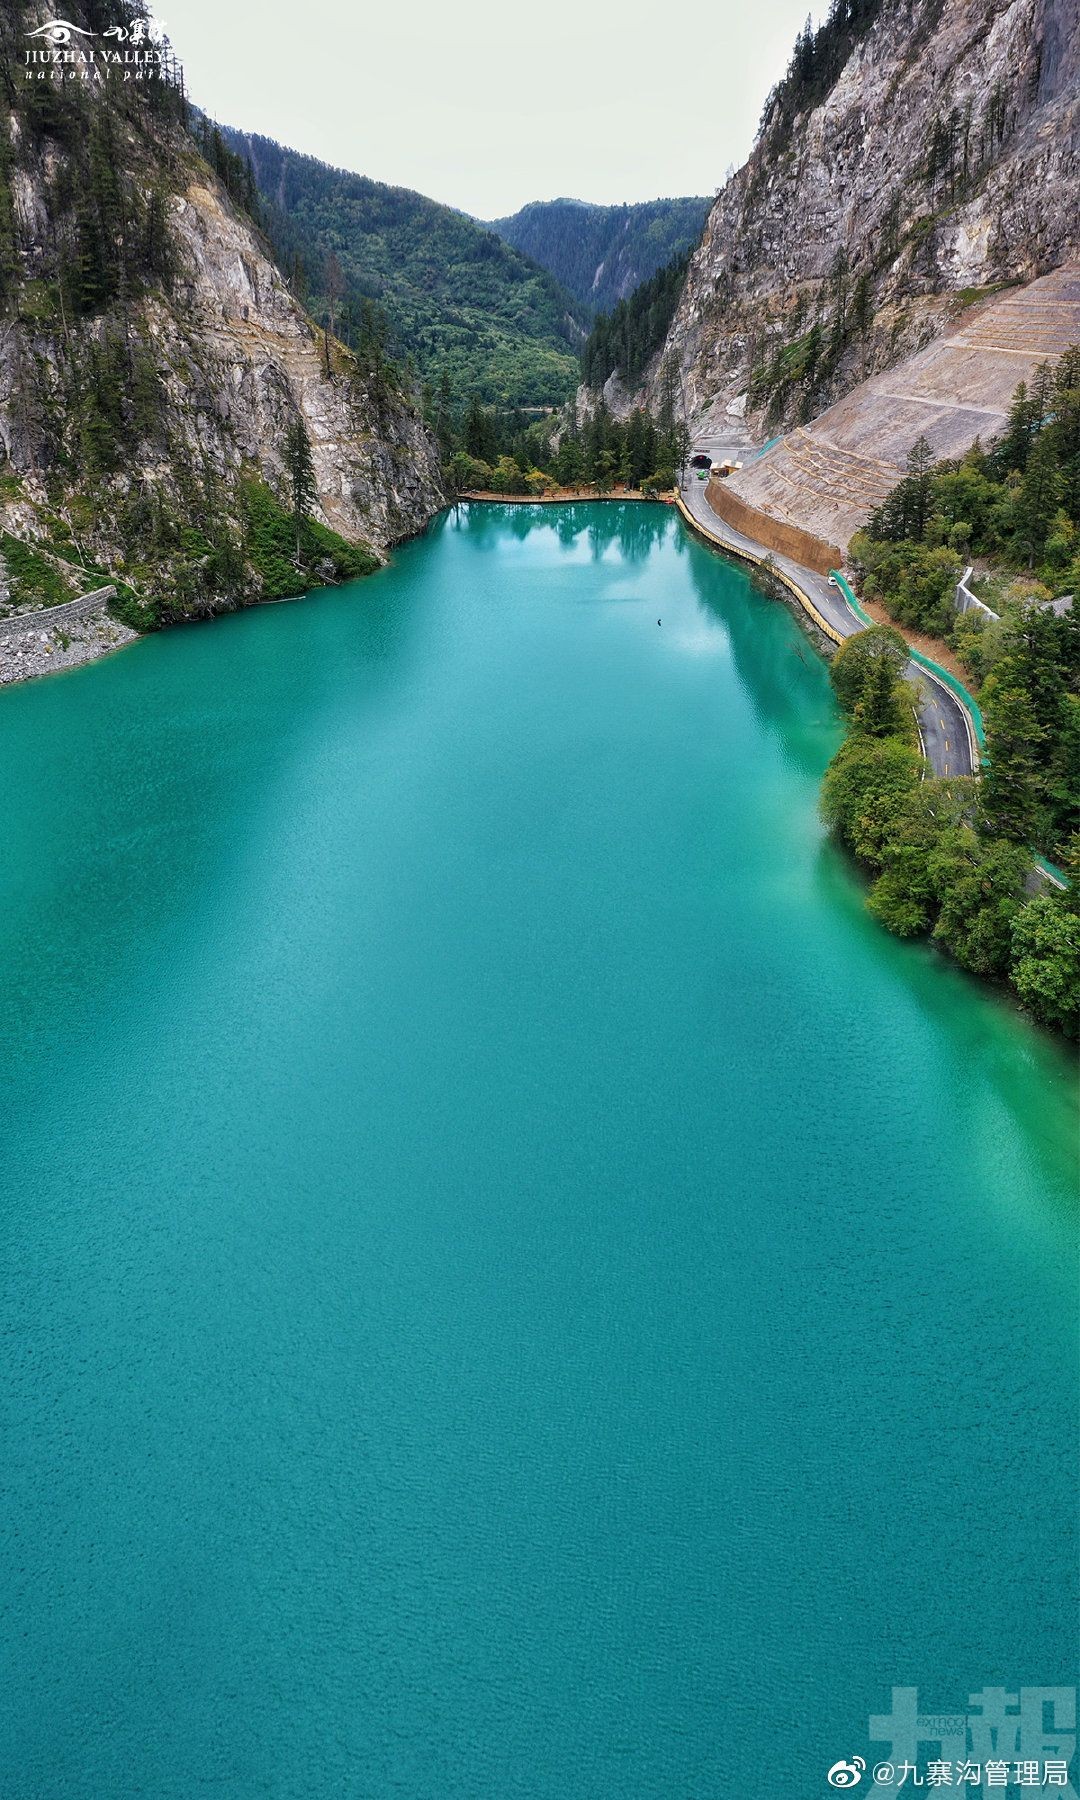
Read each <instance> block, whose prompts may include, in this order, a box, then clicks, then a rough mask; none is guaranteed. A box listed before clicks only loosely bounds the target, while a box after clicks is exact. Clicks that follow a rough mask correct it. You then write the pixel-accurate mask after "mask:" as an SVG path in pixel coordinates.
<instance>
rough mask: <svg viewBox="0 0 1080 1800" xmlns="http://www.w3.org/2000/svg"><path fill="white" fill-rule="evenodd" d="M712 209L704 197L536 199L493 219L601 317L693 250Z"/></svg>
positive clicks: (515, 243)
mask: <svg viewBox="0 0 1080 1800" xmlns="http://www.w3.org/2000/svg"><path fill="white" fill-rule="evenodd" d="M711 205H712V201H711V200H708V199H703V198H702V197H701V196H700V195H698V196H695V197H693V198H691V199H682V200H645V201H642V202H641V204H640V205H637V206H591V205H590V204H589V203H588V202H587V201H585V200H534V201H533V202H532V203H531V204H530V205H529V206H523V207H522V209H521V211H520V212H516V213H514V214H513V215H512V216H511V217H510V218H508V219H494V220H493V221H492V224H491V230H492V231H497V232H498V234H499V236H500V237H501V238H504V239H505V241H506V242H507V243H508V244H512V245H513V247H514V249H515V250H520V251H522V252H523V253H524V255H526V256H528V257H531V258H532V260H533V262H536V263H539V264H540V267H541V268H542V269H548V270H550V272H551V274H552V275H554V277H555V279H556V280H557V281H560V282H561V283H562V285H563V286H564V287H565V288H566V289H568V291H569V292H570V293H571V294H573V296H574V298H575V299H576V300H578V301H580V302H581V303H582V304H583V305H585V306H588V307H590V308H591V309H592V311H593V312H594V313H602V312H610V311H611V309H612V308H613V307H614V305H615V304H616V302H617V301H619V300H625V299H626V298H627V296H628V295H630V294H632V293H633V291H634V289H635V288H636V287H640V285H641V283H642V282H643V281H647V280H648V279H649V276H650V275H653V274H655V272H656V270H657V269H659V268H662V267H663V266H664V264H665V263H669V262H671V260H672V258H673V257H677V256H681V255H682V254H683V253H684V252H685V251H687V250H691V249H692V248H693V247H694V245H695V244H696V243H697V241H698V239H699V238H700V236H701V232H702V228H703V226H704V224H705V220H706V217H707V215H708V211H709V208H710V206H711Z"/></svg>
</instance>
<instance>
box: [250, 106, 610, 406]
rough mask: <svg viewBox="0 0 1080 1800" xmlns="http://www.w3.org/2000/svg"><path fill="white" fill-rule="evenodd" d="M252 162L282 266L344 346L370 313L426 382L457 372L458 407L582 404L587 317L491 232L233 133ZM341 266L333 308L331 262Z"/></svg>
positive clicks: (404, 192) (453, 378) (401, 191)
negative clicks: (295, 276)
mask: <svg viewBox="0 0 1080 1800" xmlns="http://www.w3.org/2000/svg"><path fill="white" fill-rule="evenodd" d="M224 136H225V139H226V141H227V143H228V144H229V146H230V147H231V148H232V149H233V150H234V151H235V152H236V153H237V154H238V155H239V156H241V157H243V158H245V159H250V162H251V166H252V169H253V171H254V175H255V181H256V185H257V187H258V191H259V195H260V197H261V200H262V211H263V223H264V225H265V227H266V230H267V233H268V235H269V237H270V239H271V241H272V243H273V245H274V248H275V251H276V253H277V257H278V260H279V262H280V263H281V265H282V267H283V268H285V269H286V270H293V269H294V268H295V266H296V261H297V259H299V261H300V263H301V264H302V270H301V271H299V277H300V280H301V281H302V282H306V294H305V303H306V304H307V305H308V307H309V308H310V310H311V311H312V312H313V313H314V314H315V316H316V317H317V318H320V319H324V318H325V317H326V316H327V314H328V312H329V310H330V304H331V299H332V298H333V300H334V305H335V323H336V325H337V328H338V331H339V334H340V335H342V336H344V337H345V339H346V341H349V336H350V332H355V331H359V330H361V329H362V324H361V321H362V318H363V312H364V302H365V301H366V302H367V303H368V310H369V311H370V307H371V304H372V303H375V304H376V305H377V306H378V307H379V308H381V309H382V311H383V312H384V313H385V315H386V319H387V321H388V324H389V326H390V339H391V349H392V352H393V353H395V354H397V355H399V356H400V355H401V354H403V353H405V354H408V355H410V356H411V357H412V359H413V361H414V362H415V364H416V366H417V368H418V370H419V372H420V374H421V376H422V377H423V379H424V380H425V381H430V382H432V383H438V382H439V381H440V379H441V378H442V376H443V375H444V374H445V375H446V376H447V377H448V378H449V381H450V385H451V389H452V391H453V394H454V396H455V397H456V398H457V399H459V400H460V399H463V398H464V397H466V396H468V395H471V394H473V393H478V394H479V395H480V397H481V399H482V400H484V401H485V402H486V403H488V404H492V403H497V404H500V405H506V406H551V405H557V404H558V403H560V402H561V401H563V400H565V399H566V398H567V396H568V395H569V394H570V393H572V392H573V389H574V386H575V384H576V382H577V379H578V373H577V371H578V361H577V353H578V351H579V350H580V347H581V344H582V342H583V340H584V337H585V334H586V330H587V327H588V315H587V314H586V313H585V312H584V311H583V309H582V308H581V307H580V306H579V305H578V304H576V303H575V302H574V301H573V300H572V299H571V298H570V296H569V294H568V293H566V292H565V290H564V289H563V288H561V287H560V285H559V283H558V282H557V281H556V280H555V279H554V278H553V277H552V276H551V275H550V274H548V273H547V272H546V271H545V270H544V269H541V268H538V267H537V266H536V265H535V264H534V263H531V262H529V261H528V260H527V258H526V257H525V256H523V255H522V254H521V253H520V252H519V251H518V250H515V249H514V248H512V247H511V246H510V245H509V244H507V243H504V242H503V240H502V239H501V238H500V237H497V236H496V235H495V233H494V232H493V231H492V230H490V229H489V228H488V227H487V226H486V225H481V224H478V223H477V221H476V220H475V219H471V218H469V217H468V216H467V215H466V214H465V213H460V212H457V211H455V210H454V208H453V207H450V206H441V205H439V204H438V202H436V201H434V200H428V199H425V197H424V196H423V195H422V194H416V193H413V192H412V191H411V190H410V189H409V188H399V187H388V186H386V185H385V184H384V183H383V182H380V181H371V180H369V179H368V178H367V177H366V176H364V175H354V174H350V173H349V172H348V171H347V170H344V169H334V168H331V167H329V166H328V164H326V163H323V162H319V161H318V160H317V159H316V158H315V157H313V156H301V155H299V154H298V153H297V152H296V151H293V150H287V149H284V148H283V147H282V145H280V144H276V143H274V142H273V140H272V139H270V138H264V137H253V136H250V135H248V134H247V133H244V132H239V131H234V130H231V129H226V130H225V132H224ZM331 253H333V255H334V256H335V257H336V258H337V262H338V264H339V265H340V277H338V278H337V280H339V281H340V285H341V288H342V291H341V292H340V293H339V294H338V295H335V296H331V295H330V294H329V293H328V291H327V289H328V286H332V285H335V277H334V276H333V275H332V276H330V277H329V279H328V271H327V263H328V258H329V257H330V255H331Z"/></svg>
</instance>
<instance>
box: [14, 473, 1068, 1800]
mask: <svg viewBox="0 0 1080 1800" xmlns="http://www.w3.org/2000/svg"><path fill="white" fill-rule="evenodd" d="M658 619H659V620H661V621H662V623H661V624H659V625H658V623H657V621H658ZM839 741H840V725H839V720H838V716H837V713H836V710H835V707H834V704H833V701H832V698H831V693H830V688H829V683H828V676H827V671H826V668H825V666H824V664H823V663H822V662H821V661H820V660H819V659H818V657H817V656H816V654H815V653H814V651H813V650H812V648H811V647H810V645H809V643H808V642H807V640H806V638H805V637H804V636H803V634H802V632H801V631H800V629H799V627H798V624H797V623H796V621H795V620H794V619H793V618H792V617H791V615H790V614H789V613H788V612H787V611H786V609H785V608H784V607H783V606H782V605H781V604H779V603H778V602H776V601H775V600H770V599H768V598H766V597H765V596H763V595H762V594H760V593H758V592H757V591H756V590H755V588H754V587H753V585H752V583H751V581H750V579H749V577H748V575H747V574H746V573H745V572H744V571H743V570H741V569H739V568H737V567H735V566H733V565H729V564H727V563H725V562H724V561H722V560H721V559H720V558H718V557H717V556H715V555H714V554H713V553H712V552H710V551H709V550H707V549H706V548H705V547H704V546H702V545H699V544H698V543H696V542H695V541H694V540H692V539H691V538H690V537H689V536H688V535H687V533H686V532H685V530H684V529H683V528H682V526H681V524H680V522H679V521H678V520H677V518H675V517H674V516H673V515H672V514H671V513H670V512H669V511H668V510H667V509H665V508H660V507H647V506H624V507H616V506H600V505H593V506H588V505H583V506H568V507H565V508H561V509H552V510H548V509H535V510H531V509H524V508H519V509H503V508H483V507H475V506H474V507H473V508H471V509H468V508H464V509H461V510H459V511H458V512H457V513H456V514H449V515H446V516H444V517H443V518H441V519H440V520H438V521H437V522H436V523H435V524H434V525H433V527H432V528H431V530H430V531H429V532H428V534H427V535H426V536H425V537H424V538H422V539H420V540H418V541H417V542H415V543H412V544H409V545H407V546H405V547H404V548H402V549H401V550H399V551H398V552H397V553H396V554H395V556H394V559H393V562H392V565H391V566H390V567H389V568H388V569H386V570H385V571H383V572H381V573H380V574H378V575H376V576H375V577H373V578H371V579H370V580H367V581H365V582H362V583H358V584H355V585H353V586H350V587H348V588H344V589H340V590H337V591H331V592H323V593H319V594H315V595H312V596H310V597H308V598H307V599H305V600H303V601H300V602H298V603H296V604H294V605H283V606H272V607H264V608H260V609H257V610H255V611H251V612H247V613H242V614H238V615H235V616H231V617H228V618H225V619H222V620H218V621H215V622H212V623H209V624H205V625H199V626H192V627H188V628H184V629H180V630H176V631H172V632H166V633H163V634H161V635H159V636H157V637H155V638H151V639H148V640H146V641H144V642H141V643H139V644H137V645H135V646H134V647H133V648H132V649H130V650H128V651H125V652H123V653H121V654H120V655H118V656H115V657H113V658H112V659H110V660H108V661H106V662H103V663H100V664H98V665H96V666H94V667H91V668H88V669H83V670H78V671H75V672H73V673H71V674H68V675H63V676H59V677H55V678H53V679H51V680H49V681H46V682H42V683H38V684H35V685H31V686H27V687H23V688H17V689H11V690H8V691H5V692H4V693H2V694H0V767H2V769H3V782H4V792H5V797H6V806H5V819H4V833H3V854H2V858H0V866H2V872H0V946H2V967H3V983H2V988H0V1025H2V1041H3V1077H4V1079H3V1090H2V1096H0V1103H2V1118H0V1127H2V1156H3V1171H2V1196H3V1197H2V1213H0V1217H2V1241H0V1327H2V1331H3V1340H2V1341H3V1373H2V1389H3V1411H2V1426H3V1435H2V1440H0V1442H2V1460H0V1488H2V1509H0V1620H2V1633H0V1637H2V1656H3V1668H2V1670H0V1696H2V1699H0V1713H2V1721H3V1723H2V1729H0V1794H2V1795H3V1796H4V1800H127V1797H128V1796H132V1797H134V1796H140V1797H148V1800H196V1797H197V1796H201V1795H207V1796H212V1797H213V1800H253V1797H256V1796H264V1795H266V1796H273V1797H274V1800H293V1797H298V1800H299V1797H304V1800H307V1797H312V1800H330V1797H334V1800H338V1797H343V1800H344V1797H348V1800H368V1797H370V1800H518V1797H521V1800H631V1797H632V1800H639V1797H644V1800H720V1797H721V1796H723V1797H727V1796H732V1795H738V1796H739V1797H740V1800H759V1797H760V1800H765V1797H766V1796H769V1797H771V1796H773V1795H785V1796H786V1795H792V1796H803V1795H807V1796H814V1795H818V1794H821V1795H824V1794H827V1793H829V1792H830V1791H831V1789H830V1788H829V1787H828V1786H827V1785H826V1783H825V1772H826V1770H827V1769H828V1768H829V1767H830V1765H831V1764H833V1763H834V1762H836V1761H837V1759H839V1758H842V1757H849V1756H851V1755H853V1754H856V1753H857V1754H859V1755H861V1756H863V1757H865V1758H867V1759H868V1760H869V1761H873V1760H876V1759H877V1757H879V1756H882V1755H884V1754H885V1752H886V1746H885V1745H883V1744H878V1745H876V1746H875V1745H874V1744H873V1743H872V1742H871V1741H870V1739H869V1736H868V1719H869V1716H870V1715H871V1714H880V1713H886V1712H888V1710H889V1703H890V1690H891V1689H892V1687H894V1686H902V1685H906V1686H917V1687H918V1689H919V1696H920V1705H921V1706H922V1707H923V1708H924V1709H925V1710H926V1711H930V1712H947V1713H957V1712H959V1713H963V1712H964V1711H965V1710H966V1707H967V1702H968V1696H969V1694H973V1693H975V1692H976V1691H977V1690H979V1689H981V1688H982V1687H983V1686H985V1685H987V1684H990V1685H998V1686H1002V1685H1004V1686H1005V1687H1007V1688H1009V1689H1015V1688H1016V1687H1017V1686H1019V1685H1041V1684H1046V1685H1053V1684H1060V1683H1071V1682H1072V1681H1073V1680H1074V1679H1075V1675H1074V1666H1075V1633H1074V1619H1075V1601H1076V1591H1075V1590H1076V1567H1077V1553H1078V1536H1077V1526H1076V1509H1075V1500H1074V1484H1075V1476H1074V1458H1075V1453H1076V1447H1077V1430H1076V1419H1077V1403H1078V1378H1077V1351H1076V1337H1075V1322H1076V1288H1075V1269H1076V1263H1075V1256H1076V1191H1077V1169H1076V1161H1075V1129H1076V1113H1075V1105H1074V1092H1073V1071H1072V1063H1071V1060H1070V1058H1069V1056H1068V1055H1067V1054H1066V1052H1065V1051H1064V1050H1063V1049H1061V1048H1060V1047H1059V1046H1058V1045H1057V1044H1055V1043H1054V1042H1053V1041H1051V1040H1050V1039H1049V1038H1047V1037H1046V1036H1044V1035H1043V1034H1041V1033H1039V1032H1038V1031H1036V1030H1035V1029H1034V1028H1033V1027H1031V1026H1030V1025H1029V1024H1028V1023H1027V1022H1026V1021H1025V1020H1024V1019H1023V1018H1022V1017H1021V1016H1020V1015H1019V1014H1018V1013H1016V1012H1015V1011H1014V1010H1012V1009H1011V1008H1010V1007H1009V1005H1008V1004H1007V1003H1006V1002H1005V1001H1003V1000H1002V999H1000V998H998V997H997V996H995V995H994V994H992V993H991V992H989V991H988V990H986V989H984V988H981V987H980V986H978V985H977V984H976V983H974V982H972V981H970V980H968V979H967V978H966V977H965V976H964V975H962V974H961V973H960V972H959V971H958V970H957V969H955V968H954V967H952V966H951V965H950V964H949V963H948V962H946V961H945V960H944V959H943V958H942V957H940V956H939V955H938V954H937V953H936V952H935V951H934V950H933V949H932V948H930V947H929V946H927V945H904V944H901V943H898V942H896V941H895V940H892V939H890V938H889V937H888V936H886V935H885V934H884V933H883V932H882V931H881V930H880V929H879V928H878V927H877V926H876V925H875V924H874V922H873V921H872V920H871V919H870V918H869V917H868V916H867V914H866V913H865V911H864V908H863V894H862V891H861V888H860V885H859V882H858V880H857V879H856V878H855V876H854V875H853V873H852V871H851V869H850V868H849V866H848V865H847V864H846V863H845V862H844V860H843V859H842V858H841V857H840V856H839V855H838V854H837V853H836V851H835V850H834V849H833V848H832V847H831V846H830V845H829V844H828V842H827V841H826V840H825V838H824V835H823V832H822V828H821V825H820V823H819V820H818V815H817V796H818V789H819V784H820V780H821V775H822V772H823V770H824V768H825V765H826V763H827V761H828V759H829V757H830V756H831V755H832V753H833V751H834V750H835V748H836V746H837V744H838V743H839ZM868 1786H869V1780H868V1779H867V1781H865V1782H864V1784H863V1787H862V1790H861V1791H862V1792H863V1793H865V1792H866V1791H867V1789H868Z"/></svg>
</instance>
